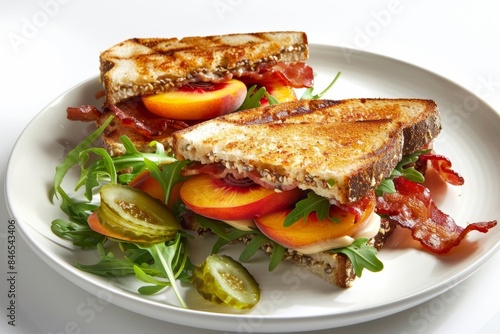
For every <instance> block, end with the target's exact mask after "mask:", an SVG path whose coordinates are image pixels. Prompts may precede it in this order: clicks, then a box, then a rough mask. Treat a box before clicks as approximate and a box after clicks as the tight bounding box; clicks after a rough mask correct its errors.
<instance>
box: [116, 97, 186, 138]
mask: <svg viewBox="0 0 500 334" xmlns="http://www.w3.org/2000/svg"><path fill="white" fill-rule="evenodd" d="M109 110H110V111H111V112H113V113H114V114H115V115H116V116H117V117H118V119H120V121H121V122H122V124H123V125H124V126H128V127H133V128H135V129H136V130H137V132H138V133H140V134H142V135H143V136H146V137H153V136H159V135H163V134H166V133H170V132H173V131H175V130H181V129H185V128H187V127H188V126H189V124H188V123H186V122H184V121H178V120H172V119H168V118H164V117H160V116H156V115H155V114H153V113H151V112H150V111H149V110H147V109H146V107H145V106H144V104H142V102H140V101H137V100H130V101H127V102H120V103H118V104H116V105H110V106H109Z"/></svg>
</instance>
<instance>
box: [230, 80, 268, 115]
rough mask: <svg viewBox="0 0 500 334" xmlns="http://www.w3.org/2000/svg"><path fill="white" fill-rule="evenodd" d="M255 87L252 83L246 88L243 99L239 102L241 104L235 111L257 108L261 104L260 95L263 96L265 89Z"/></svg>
mask: <svg viewBox="0 0 500 334" xmlns="http://www.w3.org/2000/svg"><path fill="white" fill-rule="evenodd" d="M256 89H257V85H253V86H251V87H250V88H248V91H247V95H246V97H245V100H243V103H242V104H241V106H240V107H239V108H238V110H237V111H241V110H247V109H252V108H257V107H260V106H261V105H260V100H261V99H262V97H264V95H265V94H266V93H267V91H266V88H265V87H260V88H259V89H258V90H257V91H255V90H256Z"/></svg>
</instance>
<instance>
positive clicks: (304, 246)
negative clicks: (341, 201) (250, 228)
mask: <svg viewBox="0 0 500 334" xmlns="http://www.w3.org/2000/svg"><path fill="white" fill-rule="evenodd" d="M373 208H374V205H369V206H368V207H367V209H366V211H365V212H364V213H363V215H362V218H361V219H360V220H359V221H358V222H357V221H356V218H355V216H354V214H352V213H348V212H346V211H343V210H341V209H340V208H339V207H337V206H334V205H332V206H331V207H330V217H332V219H330V218H325V219H323V220H319V219H318V217H317V216H316V213H315V212H312V213H311V214H309V216H308V217H307V219H303V218H301V219H300V220H298V221H297V222H295V223H294V224H293V225H291V226H288V227H285V226H283V222H284V221H285V218H286V216H287V215H288V214H289V213H290V211H291V209H285V210H281V211H278V212H274V213H271V214H269V215H265V216H262V217H257V218H255V225H256V226H257V228H258V229H259V230H260V231H261V232H262V233H263V234H264V235H266V236H267V237H268V238H269V239H271V240H274V241H275V242H277V243H278V244H280V245H282V246H284V247H286V248H290V249H294V250H297V251H299V252H301V253H303V254H312V253H318V252H320V251H324V250H328V249H333V248H338V247H344V246H345V243H346V242H347V243H348V244H350V243H352V239H351V238H350V237H351V236H353V235H354V234H355V233H356V232H357V231H358V230H359V229H361V228H362V227H364V226H365V224H366V222H367V221H368V220H369V219H368V217H369V216H370V215H371V213H372V212H373ZM339 245H340V246H339Z"/></svg>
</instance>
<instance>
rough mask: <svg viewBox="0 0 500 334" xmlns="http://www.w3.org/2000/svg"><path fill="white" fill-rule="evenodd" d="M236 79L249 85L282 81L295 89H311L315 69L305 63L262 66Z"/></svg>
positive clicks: (280, 63) (279, 63)
mask: <svg viewBox="0 0 500 334" xmlns="http://www.w3.org/2000/svg"><path fill="white" fill-rule="evenodd" d="M235 77H237V78H238V80H241V81H243V82H244V83H246V84H247V85H253V84H259V83H265V82H266V81H268V80H271V81H274V80H281V81H283V82H284V83H285V84H287V85H288V86H291V87H293V88H309V87H312V86H313V83H314V72H313V69H312V67H311V66H309V65H307V64H306V63H304V62H296V63H283V62H278V63H274V64H267V63H265V64H260V65H257V68H255V70H253V71H245V72H243V73H241V74H239V75H238V76H235Z"/></svg>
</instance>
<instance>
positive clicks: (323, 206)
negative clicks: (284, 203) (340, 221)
mask: <svg viewBox="0 0 500 334" xmlns="http://www.w3.org/2000/svg"><path fill="white" fill-rule="evenodd" d="M311 212H316V216H317V217H318V219H319V220H323V219H326V218H328V217H329V214H330V202H329V201H328V199H327V198H325V197H323V196H319V195H317V194H316V193H315V192H314V191H309V192H308V193H307V198H305V199H303V200H300V201H298V202H297V203H296V204H295V208H294V209H293V210H292V211H290V213H289V214H288V215H287V216H286V218H285V221H284V222H283V226H286V227H288V226H291V225H293V224H294V223H295V222H297V221H298V220H300V219H301V218H302V219H304V220H305V219H307V216H309V214H310V213H311ZM329 218H330V219H331V220H332V221H336V220H335V218H333V217H329Z"/></svg>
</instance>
